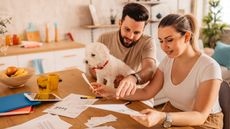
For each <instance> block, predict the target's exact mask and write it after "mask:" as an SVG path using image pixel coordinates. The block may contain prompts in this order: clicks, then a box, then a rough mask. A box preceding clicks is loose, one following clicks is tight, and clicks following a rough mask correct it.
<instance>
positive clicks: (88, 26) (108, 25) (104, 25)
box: [84, 24, 118, 29]
mask: <svg viewBox="0 0 230 129" xmlns="http://www.w3.org/2000/svg"><path fill="white" fill-rule="evenodd" d="M117 27H118V25H117V24H114V25H111V24H101V25H85V26H84V28H87V29H97V28H117Z"/></svg>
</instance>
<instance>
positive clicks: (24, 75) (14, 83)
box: [0, 66, 34, 88]
mask: <svg viewBox="0 0 230 129" xmlns="http://www.w3.org/2000/svg"><path fill="white" fill-rule="evenodd" d="M33 74H34V70H33V69H32V68H20V67H15V66H10V67H8V68H7V69H6V70H3V71H1V72H0V81H1V82H2V83H3V84H5V85H7V86H8V87H10V88H18V87H22V86H24V84H25V83H26V82H27V81H28V80H29V79H30V78H31V77H32V75H33Z"/></svg>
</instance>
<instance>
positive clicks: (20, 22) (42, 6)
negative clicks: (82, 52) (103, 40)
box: [0, 0, 203, 43]
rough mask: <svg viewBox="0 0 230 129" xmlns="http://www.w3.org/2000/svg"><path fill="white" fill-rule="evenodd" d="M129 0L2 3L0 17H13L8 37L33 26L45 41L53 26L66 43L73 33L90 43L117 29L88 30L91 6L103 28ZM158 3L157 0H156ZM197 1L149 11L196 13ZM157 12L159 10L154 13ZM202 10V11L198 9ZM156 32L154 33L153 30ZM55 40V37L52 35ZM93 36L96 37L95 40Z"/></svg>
mask: <svg viewBox="0 0 230 129" xmlns="http://www.w3.org/2000/svg"><path fill="white" fill-rule="evenodd" d="M127 1H128V0H0V3H1V4H0V16H1V17H12V21H11V24H9V25H8V26H7V28H8V32H7V34H19V35H22V34H24V32H25V30H26V28H28V26H29V24H30V23H31V24H33V25H34V26H35V28H36V29H37V30H39V31H40V34H41V39H42V40H43V41H44V37H45V36H44V35H45V26H46V24H48V25H49V31H50V33H52V31H53V30H54V29H53V28H54V27H53V24H54V23H55V22H56V23H57V24H58V30H59V37H60V39H64V37H65V34H66V33H67V32H70V33H72V35H73V37H74V39H75V41H77V42H80V43H89V42H91V41H92V38H94V39H97V37H98V36H99V35H100V34H101V33H103V32H105V31H110V30H114V29H117V28H98V29H94V30H91V29H86V28H85V27H84V26H85V25H91V24H93V22H92V18H91V14H90V12H89V8H88V5H89V4H93V5H94V6H95V9H96V11H97V16H98V19H99V21H100V23H101V24H110V14H111V9H113V10H114V12H115V13H116V14H117V19H116V23H118V20H119V18H120V17H121V10H122V7H123V6H124V5H125V4H126V3H127ZM155 1H156V0H155ZM192 1H193V0H160V2H161V4H164V7H165V8H163V9H162V8H160V6H158V8H157V6H151V5H145V6H146V7H147V8H148V9H149V10H150V9H152V11H153V12H152V13H153V14H152V15H155V14H156V13H157V11H159V12H161V11H164V9H165V10H170V11H171V12H177V11H178V10H180V11H183V12H185V13H188V12H192V6H194V5H192ZM196 6H203V5H202V1H199V3H196ZM153 8H155V9H153ZM198 8H199V7H198ZM199 12H203V10H200V11H199V9H197V11H196V14H197V17H202V14H201V13H199ZM156 26H157V23H153V24H152V25H150V24H149V25H148V26H147V27H146V30H145V33H147V34H151V35H152V36H153V37H154V36H156ZM150 28H152V31H153V32H151V30H150ZM51 36H52V34H51ZM92 36H93V37H92Z"/></svg>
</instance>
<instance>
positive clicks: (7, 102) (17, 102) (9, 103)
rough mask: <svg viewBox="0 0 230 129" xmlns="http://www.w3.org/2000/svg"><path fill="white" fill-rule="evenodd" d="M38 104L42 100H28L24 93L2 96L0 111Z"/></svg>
mask: <svg viewBox="0 0 230 129" xmlns="http://www.w3.org/2000/svg"><path fill="white" fill-rule="evenodd" d="M38 104H41V102H39V101H30V100H28V99H27V98H26V97H25V96H24V93H20V94H13V95H9V96H3V97H0V113H2V112H7V111H11V110H15V109H18V108H23V107H26V106H33V105H38Z"/></svg>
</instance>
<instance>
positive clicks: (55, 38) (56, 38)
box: [54, 22, 59, 42]
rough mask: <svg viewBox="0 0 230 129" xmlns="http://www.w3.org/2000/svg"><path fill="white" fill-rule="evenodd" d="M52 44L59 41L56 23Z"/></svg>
mask: <svg viewBox="0 0 230 129" xmlns="http://www.w3.org/2000/svg"><path fill="white" fill-rule="evenodd" d="M54 31H55V32H54V42H58V41H59V36H58V27H57V22H55V23H54Z"/></svg>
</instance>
